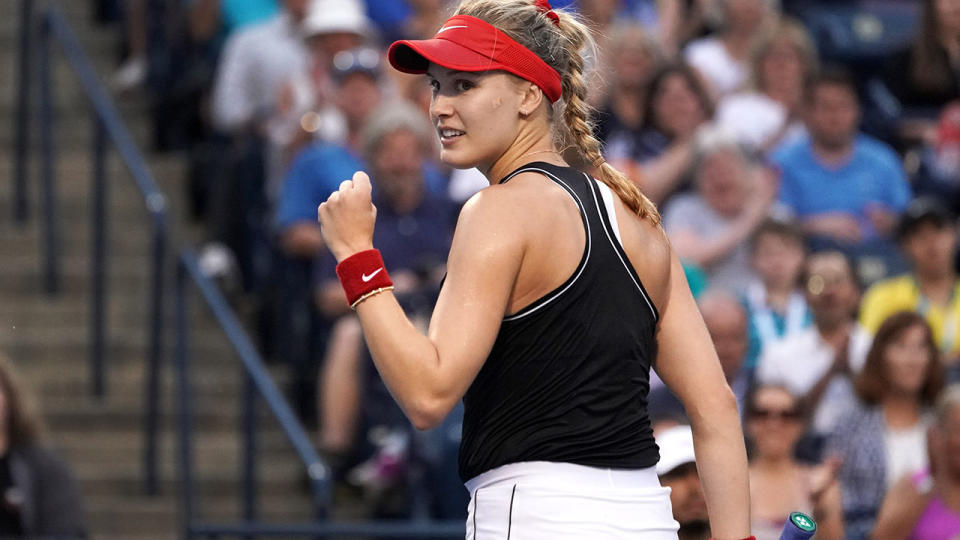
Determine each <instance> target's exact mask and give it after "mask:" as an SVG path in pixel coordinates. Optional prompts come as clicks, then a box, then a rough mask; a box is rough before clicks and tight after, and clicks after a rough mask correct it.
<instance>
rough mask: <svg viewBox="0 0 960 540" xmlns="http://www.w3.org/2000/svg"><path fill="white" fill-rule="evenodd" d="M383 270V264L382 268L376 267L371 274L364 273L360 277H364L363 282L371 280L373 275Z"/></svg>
mask: <svg viewBox="0 0 960 540" xmlns="http://www.w3.org/2000/svg"><path fill="white" fill-rule="evenodd" d="M381 270H383V267H382V266H381V267H380V268H377V269H376V270H375V271H374V272H373V273H372V274H370V275H367V274H364V275H362V276H360V279H362V280H363V282H364V283H366V282H368V281H370V280H371V279H373V276H375V275H377V274H379V273H380V271H381ZM354 275H356V274H354Z"/></svg>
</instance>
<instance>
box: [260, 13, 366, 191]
mask: <svg viewBox="0 0 960 540" xmlns="http://www.w3.org/2000/svg"><path fill="white" fill-rule="evenodd" d="M371 27H372V23H371V22H370V21H369V20H368V19H367V17H366V16H365V15H364V14H363V11H362V9H361V6H360V5H359V4H358V3H357V2H356V1H354V0H317V1H314V2H313V3H312V4H311V7H310V11H309V12H308V14H307V17H306V18H305V19H304V21H303V24H302V34H303V39H304V42H305V44H306V47H307V49H308V51H309V59H308V61H307V65H306V67H305V69H304V70H303V71H300V72H297V73H295V74H294V75H293V76H292V77H291V78H290V79H288V80H287V81H286V82H285V83H284V85H283V87H282V88H281V89H280V91H279V93H278V96H277V104H276V111H275V113H274V114H273V116H272V117H271V118H270V126H269V127H270V129H269V134H270V142H271V145H272V146H273V154H274V160H275V163H274V171H273V172H274V174H273V175H272V176H271V178H272V179H276V178H277V176H278V175H280V176H281V177H282V174H283V172H284V170H285V168H286V167H285V165H286V164H289V161H290V159H291V158H292V157H293V156H295V155H296V154H297V152H298V151H299V150H301V149H302V148H303V146H304V145H305V144H306V143H307V142H309V141H310V140H311V139H313V138H314V137H315V138H319V139H321V140H324V141H328V142H334V143H343V142H345V139H346V138H347V136H348V135H350V136H353V135H355V134H356V132H358V131H359V127H353V129H350V130H349V132H348V126H347V125H346V123H347V120H346V119H345V118H344V112H342V110H343V109H344V108H346V107H347V106H348V105H349V103H350V102H344V101H338V100H337V94H338V92H337V91H338V89H339V88H340V87H342V86H343V85H344V84H347V83H345V82H344V81H342V79H344V78H346V76H347V75H350V74H352V73H354V72H360V73H365V74H367V75H368V76H370V77H372V78H373V80H374V83H376V84H380V83H381V72H382V70H381V68H380V55H381V53H380V52H379V51H377V50H375V49H372V48H365V47H361V46H362V45H363V44H364V43H365V42H366V41H368V39H369V36H370V33H371ZM338 78H339V79H341V80H337V79H338ZM367 86H368V85H361V86H358V88H356V90H357V91H358V94H357V95H356V99H357V101H358V102H360V104H359V105H357V107H355V108H361V109H363V108H366V109H369V108H370V107H369V106H368V105H367V104H366V101H365V100H369V99H371V97H370V96H371V94H376V97H379V92H376V93H374V92H372V91H370V90H368V89H367ZM374 106H375V105H374ZM350 120H354V119H352V118H351V119H350Z"/></svg>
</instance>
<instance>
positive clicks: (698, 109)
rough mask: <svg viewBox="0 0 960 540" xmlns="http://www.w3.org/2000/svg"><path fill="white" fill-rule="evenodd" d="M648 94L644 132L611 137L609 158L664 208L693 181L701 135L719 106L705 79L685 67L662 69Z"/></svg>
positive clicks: (657, 72)
mask: <svg viewBox="0 0 960 540" xmlns="http://www.w3.org/2000/svg"><path fill="white" fill-rule="evenodd" d="M644 94H645V95H644V106H643V127H642V128H641V129H640V130H639V131H635V132H621V133H620V135H618V136H611V137H610V139H609V140H607V146H606V155H607V158H608V159H609V160H610V161H611V162H613V163H616V164H617V165H618V166H620V167H621V168H623V169H624V170H625V171H626V172H627V175H628V176H629V177H630V178H632V179H633V180H634V181H635V182H637V183H638V184H639V186H640V189H641V190H643V192H644V193H645V194H646V195H647V196H648V197H650V199H651V200H653V201H654V202H656V203H660V202H663V201H664V200H665V199H666V198H667V197H668V196H669V195H671V194H672V193H673V192H675V191H677V189H678V188H680V187H682V186H683V184H684V181H685V180H686V179H687V173H688V171H689V170H690V165H691V164H692V162H693V155H694V139H695V135H696V133H697V130H698V129H699V128H700V126H702V125H704V124H705V123H706V122H708V121H709V120H710V119H711V118H712V116H713V103H712V102H711V101H710V97H709V95H708V94H707V91H706V90H705V89H704V87H703V84H702V83H701V81H700V79H699V77H698V76H697V75H696V73H694V71H693V70H692V69H691V68H690V67H689V66H687V65H685V64H677V63H670V64H666V65H664V66H661V67H660V69H658V70H657V71H656V72H655V73H654V74H653V76H652V77H651V78H650V82H649V83H648V84H647V88H646V90H645V91H644Z"/></svg>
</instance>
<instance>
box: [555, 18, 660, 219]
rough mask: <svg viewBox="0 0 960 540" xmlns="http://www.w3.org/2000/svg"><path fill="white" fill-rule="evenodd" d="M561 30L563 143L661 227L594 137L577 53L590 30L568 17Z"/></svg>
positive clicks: (649, 204) (627, 202)
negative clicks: (563, 48) (563, 41)
mask: <svg viewBox="0 0 960 540" xmlns="http://www.w3.org/2000/svg"><path fill="white" fill-rule="evenodd" d="M560 17H561V18H560V25H559V26H560V29H561V31H563V32H564V33H565V34H566V36H567V40H568V44H569V46H568V47H567V49H566V50H567V53H568V54H569V60H568V63H567V69H566V71H564V72H561V77H562V88H563V94H562V104H563V125H564V127H565V128H566V131H567V133H566V134H565V135H566V137H565V139H566V142H567V143H568V144H571V145H572V146H573V147H574V148H576V149H577V150H578V151H579V152H580V154H581V155H582V156H583V158H584V159H585V160H586V162H587V163H588V164H589V165H590V166H592V167H594V168H595V169H596V171H597V178H598V180H600V181H601V182H603V183H604V184H606V185H608V186H610V189H612V190H613V192H614V193H616V194H617V196H619V197H620V200H622V201H623V203H624V204H625V205H627V208H629V209H630V210H631V211H632V212H634V213H635V214H637V215H638V216H640V217H641V218H649V219H650V220H652V221H653V222H654V223H655V224H657V225H659V224H660V212H658V211H657V207H656V205H654V204H653V201H651V200H650V199H648V198H647V197H646V196H645V195H644V194H643V193H642V192H641V191H640V188H638V187H637V185H636V184H634V183H633V182H631V181H630V179H629V178H627V176H626V175H625V174H623V173H622V172H620V171H618V170H617V169H616V168H614V167H613V166H612V165H610V164H609V163H607V160H606V159H604V157H603V154H602V153H601V151H600V141H598V140H597V139H596V137H594V136H593V125H592V122H591V119H590V116H591V112H592V111H591V107H590V105H589V104H587V101H586V98H587V85H586V83H585V81H584V75H583V72H584V67H583V66H584V60H583V56H582V54H581V53H580V51H581V50H583V48H584V47H586V46H587V45H588V43H589V42H590V39H591V38H590V35H589V33H588V32H589V30H588V29H587V28H586V27H585V26H583V24H582V23H580V22H579V21H577V20H576V19H575V18H574V17H572V16H571V15H569V14H567V13H563V14H561V16H560Z"/></svg>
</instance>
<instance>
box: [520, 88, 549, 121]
mask: <svg viewBox="0 0 960 540" xmlns="http://www.w3.org/2000/svg"><path fill="white" fill-rule="evenodd" d="M521 92H522V94H521V96H520V108H519V111H520V116H522V117H524V118H526V117H528V116H530V115H531V114H532V113H533V111H535V110H537V107H539V106H540V103H542V102H543V90H541V89H540V87H539V86H537V85H535V84H533V83H531V82H528V81H523V83H522V86H521Z"/></svg>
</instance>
